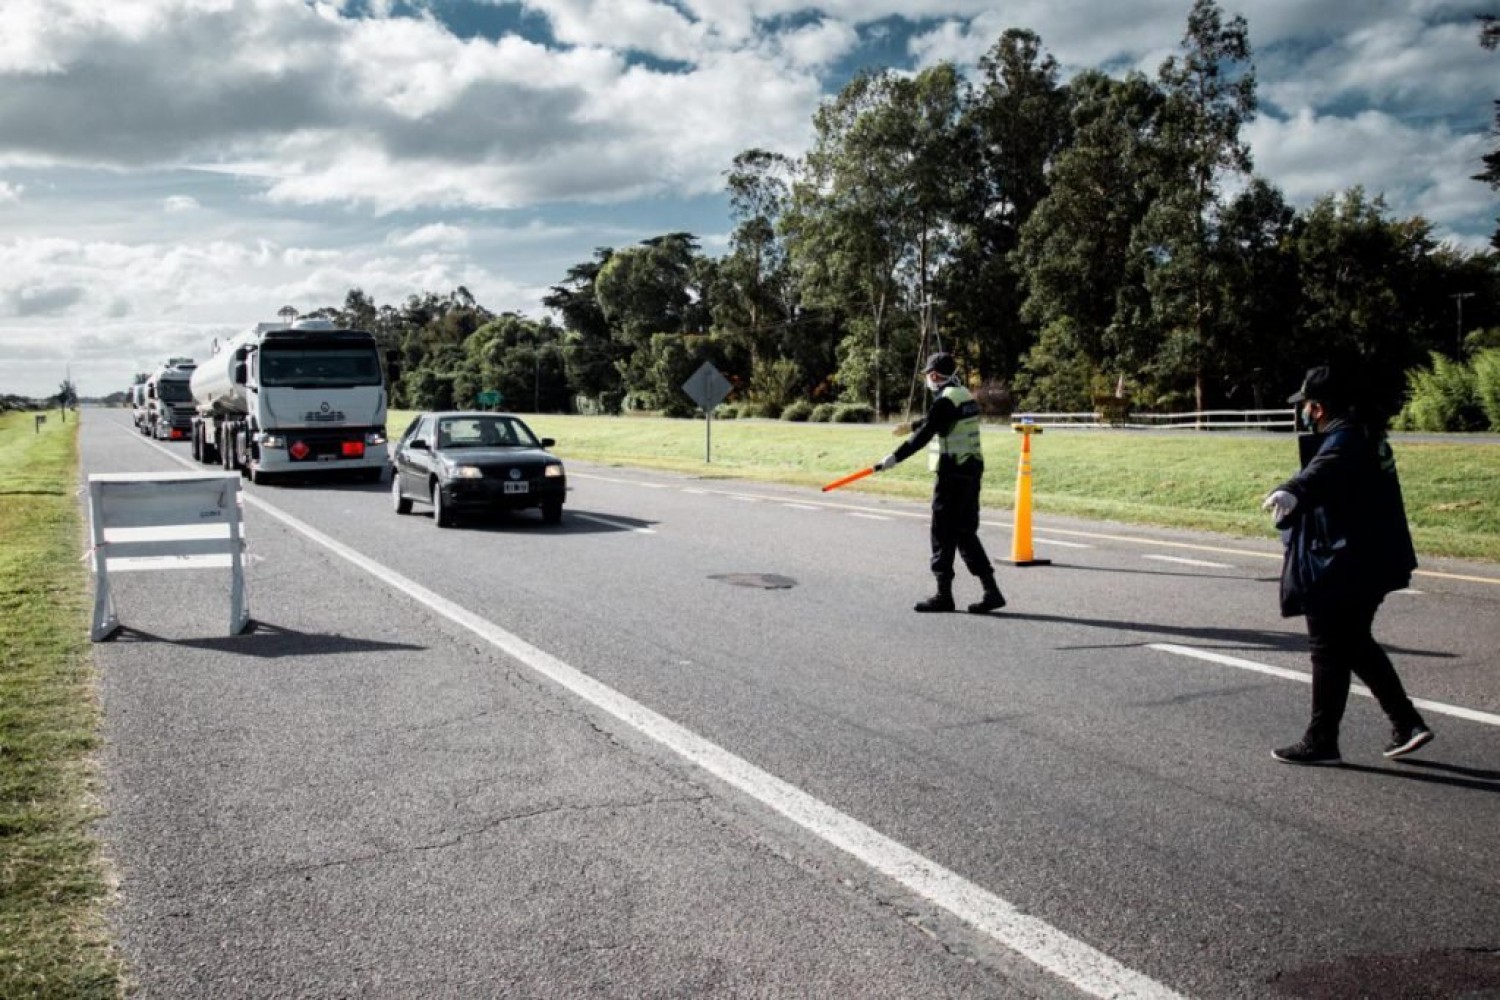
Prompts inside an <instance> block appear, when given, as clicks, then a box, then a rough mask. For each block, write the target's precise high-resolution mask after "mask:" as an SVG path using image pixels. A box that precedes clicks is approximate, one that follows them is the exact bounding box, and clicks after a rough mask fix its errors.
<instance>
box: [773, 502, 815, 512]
mask: <svg viewBox="0 0 1500 1000" xmlns="http://www.w3.org/2000/svg"><path fill="white" fill-rule="evenodd" d="M781 506H783V507H790V508H792V510H817V511H821V510H822V509H823V508H822V507H818V506H815V505H813V504H810V503H784V504H782V505H781Z"/></svg>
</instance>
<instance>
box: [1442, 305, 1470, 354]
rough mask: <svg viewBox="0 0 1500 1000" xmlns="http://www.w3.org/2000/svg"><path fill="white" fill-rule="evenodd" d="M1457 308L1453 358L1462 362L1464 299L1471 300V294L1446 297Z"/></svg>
mask: <svg viewBox="0 0 1500 1000" xmlns="http://www.w3.org/2000/svg"><path fill="white" fill-rule="evenodd" d="M1448 297H1449V298H1450V299H1452V300H1453V302H1454V304H1455V305H1457V306H1458V327H1457V333H1456V336H1455V339H1454V342H1453V356H1454V357H1455V358H1456V359H1458V360H1459V361H1462V360H1463V359H1464V299H1472V298H1473V297H1474V293H1473V292H1454V293H1453V294H1452V295H1450V296H1448Z"/></svg>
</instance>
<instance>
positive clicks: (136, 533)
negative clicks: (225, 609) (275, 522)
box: [88, 472, 250, 642]
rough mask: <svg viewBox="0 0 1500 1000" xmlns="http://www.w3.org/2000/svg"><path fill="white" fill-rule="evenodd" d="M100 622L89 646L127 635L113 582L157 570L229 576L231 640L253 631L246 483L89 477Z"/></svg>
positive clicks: (206, 476)
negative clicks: (112, 577) (243, 502)
mask: <svg viewBox="0 0 1500 1000" xmlns="http://www.w3.org/2000/svg"><path fill="white" fill-rule="evenodd" d="M88 489H89V535H90V542H91V545H92V548H91V550H90V551H91V554H92V555H93V570H94V617H93V620H92V622H91V624H90V629H89V638H90V639H92V640H93V641H94V642H102V641H103V640H105V639H107V638H109V637H110V636H111V635H113V634H114V632H115V631H116V630H117V629H119V628H120V620H119V618H118V616H117V615H116V614H115V608H114V601H113V598H112V595H111V594H110V585H109V574H110V573H111V572H114V573H129V572H136V571H140V570H157V569H225V568H227V569H228V570H229V573H230V581H229V634H230V635H238V634H239V633H241V632H243V631H244V630H245V627H246V626H247V625H248V624H249V623H250V608H249V606H248V605H247V604H246V602H245V565H244V549H245V544H244V531H243V520H242V518H241V514H240V477H239V476H238V475H236V474H233V473H230V474H224V473H215V472H185V473H178V474H173V473H168V474H160V473H149V472H148V473H105V474H99V475H91V476H89V481H88Z"/></svg>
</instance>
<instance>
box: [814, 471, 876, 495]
mask: <svg viewBox="0 0 1500 1000" xmlns="http://www.w3.org/2000/svg"><path fill="white" fill-rule="evenodd" d="M874 472H875V466H873V465H872V466H870V467H869V468H868V469H860V470H859V471H858V472H853V473H850V474H849V475H847V476H845V477H843V478H842V479H835V480H834V481H833V482H831V483H829V484H828V485H827V486H825V487H823V492H824V493H827V492H828V491H829V490H836V489H838V488H839V487H840V486H848V485H849V484H850V483H852V482H854V481H855V480H856V479H863V478H865V477H866V476H869V475H873V474H874Z"/></svg>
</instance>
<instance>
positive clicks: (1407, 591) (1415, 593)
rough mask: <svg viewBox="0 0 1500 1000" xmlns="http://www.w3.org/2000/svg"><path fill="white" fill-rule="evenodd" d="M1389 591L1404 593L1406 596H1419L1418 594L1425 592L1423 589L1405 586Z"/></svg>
mask: <svg viewBox="0 0 1500 1000" xmlns="http://www.w3.org/2000/svg"><path fill="white" fill-rule="evenodd" d="M1391 593H1393V594H1404V595H1406V596H1408V597H1412V596H1420V595H1422V594H1424V593H1426V591H1424V590H1412V589H1411V588H1410V587H1407V588H1406V589H1405V590H1393V591H1391Z"/></svg>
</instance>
